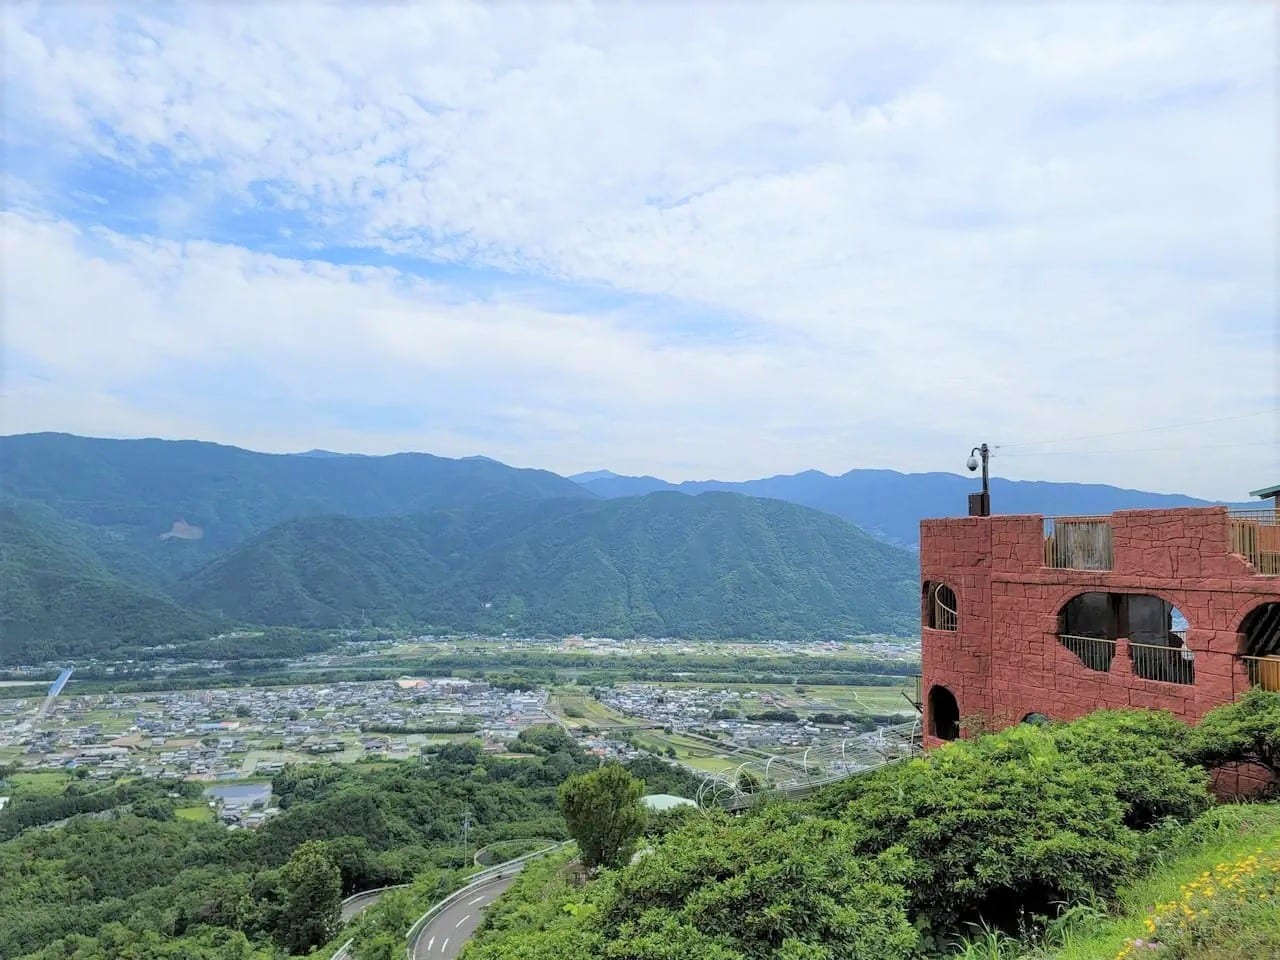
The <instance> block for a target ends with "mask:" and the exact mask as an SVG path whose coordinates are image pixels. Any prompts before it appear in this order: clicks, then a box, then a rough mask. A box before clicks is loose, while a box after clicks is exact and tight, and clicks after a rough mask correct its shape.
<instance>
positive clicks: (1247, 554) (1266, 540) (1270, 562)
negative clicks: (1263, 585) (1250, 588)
mask: <svg viewBox="0 0 1280 960" xmlns="http://www.w3.org/2000/svg"><path fill="white" fill-rule="evenodd" d="M1227 519H1228V522H1229V523H1230V530H1231V552H1232V553H1238V554H1240V556H1242V557H1244V558H1245V559H1246V560H1248V561H1249V562H1250V563H1251V564H1253V566H1254V569H1256V570H1257V571H1258V573H1260V574H1262V575H1263V576H1269V577H1274V576H1278V575H1280V511H1278V510H1276V509H1274V508H1270V509H1265V510H1238V509H1232V510H1228V511H1227Z"/></svg>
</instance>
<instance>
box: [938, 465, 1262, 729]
mask: <svg viewBox="0 0 1280 960" xmlns="http://www.w3.org/2000/svg"><path fill="white" fill-rule="evenodd" d="M1259 492H1260V493H1266V492H1270V488H1268V491H1259ZM920 527H921V531H920V568H921V597H922V604H921V606H922V631H921V633H922V648H923V650H922V659H923V667H922V674H923V691H924V713H925V737H926V739H925V742H926V744H927V745H929V744H932V745H936V744H938V743H940V742H942V741H944V740H949V739H954V738H955V737H956V736H958V735H959V734H960V733H961V730H962V728H963V727H966V726H967V727H970V728H972V729H993V728H1000V727H1004V726H1008V725H1010V724H1013V723H1018V722H1020V721H1022V720H1026V719H1029V718H1034V715H1040V716H1045V717H1049V718H1052V719H1071V718H1074V717H1078V716H1081V715H1083V714H1086V713H1089V712H1090V711H1092V710H1095V709H1098V708H1102V707H1149V708H1158V709H1166V710H1170V711H1172V712H1173V713H1175V714H1177V715H1178V716H1179V717H1181V718H1183V719H1186V720H1189V721H1193V720H1196V719H1198V718H1199V717H1201V716H1202V715H1203V714H1204V713H1205V712H1206V711H1207V710H1210V709H1212V708H1213V707H1216V706H1219V705H1220V704H1223V703H1227V702H1230V701H1231V700H1232V699H1234V698H1235V697H1237V696H1238V695H1239V694H1240V693H1242V692H1243V691H1244V690H1247V689H1248V688H1249V687H1250V686H1251V685H1253V684H1258V685H1263V686H1267V687H1273V685H1274V688H1275V689H1280V514H1278V513H1277V510H1276V508H1273V507H1270V506H1268V507H1265V508H1263V509H1260V510H1250V511H1228V509H1227V508H1226V507H1206V508H1194V509H1175V510H1127V511H1121V512H1117V513H1113V514H1111V515H1109V516H1104V517H1073V518H1045V517H1041V516H1038V515H1032V516H993V517H980V516H976V517H961V518H955V519H942V520H925V521H923V522H922V523H921V525H920Z"/></svg>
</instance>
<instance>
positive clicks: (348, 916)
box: [342, 887, 396, 923]
mask: <svg viewBox="0 0 1280 960" xmlns="http://www.w3.org/2000/svg"><path fill="white" fill-rule="evenodd" d="M388 889H392V890H394V889H396V888H395V887H390V888H388ZM386 892H387V891H386V890H374V891H373V892H372V893H366V894H357V895H356V896H353V897H349V898H348V899H346V900H343V901H342V922H343V923H346V922H347V921H349V920H354V919H355V918H356V917H358V916H360V914H362V913H364V912H365V911H366V910H368V909H369V908H370V907H372V906H373V905H374V904H375V903H377V902H378V901H379V900H381V899H382V895H383V894H384V893H386Z"/></svg>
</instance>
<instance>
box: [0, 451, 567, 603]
mask: <svg viewBox="0 0 1280 960" xmlns="http://www.w3.org/2000/svg"><path fill="white" fill-rule="evenodd" d="M0 492H4V493H7V494H9V495H11V496H15V497H20V498H24V499H28V500H35V501H39V502H41V503H43V504H46V505H47V506H49V507H51V508H52V509H54V510H55V511H57V512H58V513H59V514H60V515H61V516H63V517H65V518H67V519H69V520H74V521H79V522H82V523H85V524H89V525H92V526H94V527H99V528H102V529H103V530H106V531H109V532H110V533H112V534H114V535H116V536H118V537H119V538H120V543H121V544H122V545H123V546H125V547H128V548H130V549H131V550H133V551H134V552H135V553H137V554H138V555H139V556H140V557H142V558H144V560H143V562H149V564H150V567H151V569H152V570H153V571H154V572H155V573H156V575H157V576H160V577H167V578H169V579H172V578H175V577H177V576H179V575H180V574H182V573H184V572H187V571H190V570H193V569H195V568H196V567H197V566H199V565H201V564H203V563H205V562H207V561H208V560H210V559H211V558H213V557H214V556H216V555H218V554H219V553H222V552H224V551H226V550H228V549H230V548H232V547H235V546H237V545H239V544H240V543H242V542H244V541H245V540H247V539H248V538H249V537H251V536H253V535H254V534H257V533H260V532H262V531H264V530H266V529H268V528H269V527H271V526H273V525H274V524H277V523H280V522H281V521H284V520H289V519H292V518H295V517H304V516H316V515H320V514H348V515H351V516H378V515H386V514H397V513H412V512H416V511H421V510H428V509H433V508H437V507H461V506H466V505H468V504H473V503H478V502H480V501H482V500H484V499H486V498H489V497H494V496H502V497H509V498H528V499H539V498H546V497H570V498H572V497H588V498H589V497H591V496H592V495H591V494H590V493H588V492H587V491H585V490H583V489H582V488H581V487H579V486H578V485H577V484H575V483H573V482H572V481H569V480H566V479H564V478H563V477H558V476H556V475H555V474H553V473H548V472H546V471H544V470H519V469H516V468H514V467H508V466H506V465H504V464H501V463H498V462H497V461H494V460H487V459H483V458H469V459H464V460H450V459H446V458H443V457H434V456H430V455H428V454H420V453H402V454H396V455H394V456H388V457H315V456H305V455H275V454H265V453H254V452H252V451H249V450H241V449H239V448H238V447H227V446H221V445H219V444H214V443H200V442H196V441H186V440H184V441H169V440H100V439H94V438H89V437H74V436H69V435H67V434H55V433H39V434H24V435H20V436H10V437H0ZM178 521H182V522H184V523H185V524H186V525H187V526H186V527H182V528H180V529H181V530H182V531H183V533H184V534H185V536H177V537H165V534H167V533H169V532H171V531H172V530H173V527H174V524H175V523H176V522H178ZM187 537H192V538H193V539H188V538H187ZM117 572H118V571H117Z"/></svg>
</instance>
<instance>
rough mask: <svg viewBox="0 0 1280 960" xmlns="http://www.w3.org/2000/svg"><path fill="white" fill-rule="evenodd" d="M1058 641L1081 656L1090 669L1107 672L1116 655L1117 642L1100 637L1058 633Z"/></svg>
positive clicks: (1082, 661)
mask: <svg viewBox="0 0 1280 960" xmlns="http://www.w3.org/2000/svg"><path fill="white" fill-rule="evenodd" d="M1058 642H1059V643H1061V644H1062V645H1063V646H1064V647H1066V648H1067V649H1068V650H1070V651H1071V652H1072V653H1074V654H1075V655H1076V656H1077V657H1079V658H1080V662H1081V663H1083V664H1084V665H1085V666H1086V667H1088V668H1089V669H1090V670H1097V671H1099V672H1100V673H1106V672H1107V671H1108V670H1110V669H1111V661H1112V659H1114V657H1115V655H1116V642H1115V641H1114V640H1103V639H1102V638H1100V637H1077V636H1075V635H1074V634H1070V633H1060V634H1058Z"/></svg>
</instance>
